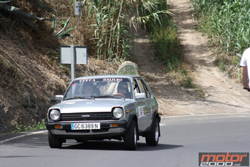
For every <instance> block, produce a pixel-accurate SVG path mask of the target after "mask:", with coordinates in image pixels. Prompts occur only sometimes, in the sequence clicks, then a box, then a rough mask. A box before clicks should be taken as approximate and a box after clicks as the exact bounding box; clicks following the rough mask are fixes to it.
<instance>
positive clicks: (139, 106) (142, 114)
mask: <svg viewBox="0 0 250 167" xmlns="http://www.w3.org/2000/svg"><path fill="white" fill-rule="evenodd" d="M133 89H134V94H136V93H142V91H141V90H140V86H139V83H138V81H137V79H136V78H134V79H133ZM135 101H136V114H137V118H138V129H139V132H143V131H145V130H146V128H147V119H146V106H145V99H144V98H142V99H141V98H140V99H135Z"/></svg>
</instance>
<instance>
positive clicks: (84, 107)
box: [51, 99, 130, 113]
mask: <svg viewBox="0 0 250 167" xmlns="http://www.w3.org/2000/svg"><path fill="white" fill-rule="evenodd" d="M128 101H130V100H124V99H110V100H107V99H105V100H103V99H100V100H98V99H83V100H67V101H62V102H61V103H59V104H57V105H54V106H52V107H51V108H58V109H60V112H61V113H82V112H111V110H112V108H113V107H123V106H125V105H126V104H128V103H129V102H128Z"/></svg>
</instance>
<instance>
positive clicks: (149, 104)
mask: <svg viewBox="0 0 250 167" xmlns="http://www.w3.org/2000/svg"><path fill="white" fill-rule="evenodd" d="M137 80H138V84H139V86H140V90H141V92H142V93H145V95H146V98H145V99H144V104H145V115H144V116H145V120H144V121H145V124H144V126H145V127H146V129H147V128H149V127H150V125H151V123H152V113H153V111H152V110H153V101H152V95H151V92H150V91H149V89H148V87H147V85H146V83H145V81H144V80H143V79H142V78H138V79H137Z"/></svg>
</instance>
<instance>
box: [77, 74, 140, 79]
mask: <svg viewBox="0 0 250 167" xmlns="http://www.w3.org/2000/svg"><path fill="white" fill-rule="evenodd" d="M135 77H141V76H139V75H120V74H119V75H118V74H110V75H92V76H83V77H78V78H75V79H74V80H79V79H91V78H130V79H132V78H135Z"/></svg>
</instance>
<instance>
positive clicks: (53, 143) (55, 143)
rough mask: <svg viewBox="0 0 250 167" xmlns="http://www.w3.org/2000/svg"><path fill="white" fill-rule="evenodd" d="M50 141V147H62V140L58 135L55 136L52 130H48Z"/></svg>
mask: <svg viewBox="0 0 250 167" xmlns="http://www.w3.org/2000/svg"><path fill="white" fill-rule="evenodd" d="M48 141H49V146H50V148H61V147H62V140H61V139H60V138H58V137H55V136H53V135H52V134H51V133H50V131H48Z"/></svg>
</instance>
